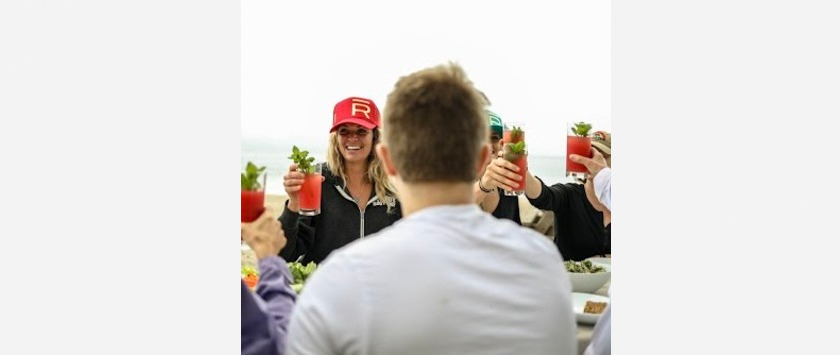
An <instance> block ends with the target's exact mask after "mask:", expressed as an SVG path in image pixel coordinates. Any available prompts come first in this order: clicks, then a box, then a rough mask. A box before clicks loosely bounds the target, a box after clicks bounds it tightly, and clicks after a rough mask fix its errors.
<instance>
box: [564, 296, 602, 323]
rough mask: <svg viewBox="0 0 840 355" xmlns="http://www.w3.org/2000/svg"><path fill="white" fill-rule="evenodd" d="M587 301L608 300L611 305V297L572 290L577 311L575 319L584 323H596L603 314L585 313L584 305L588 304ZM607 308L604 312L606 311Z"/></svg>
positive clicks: (574, 308)
mask: <svg viewBox="0 0 840 355" xmlns="http://www.w3.org/2000/svg"><path fill="white" fill-rule="evenodd" d="M586 301H593V302H607V306H609V303H610V299H609V298H607V297H604V296H599V295H593V294H591V293H580V292H572V309H573V310H574V311H575V319H577V321H578V323H582V324H595V322H597V321H598V318H599V317H601V314H603V313H601V314H592V313H583V307H584V306H586ZM606 311H607V310H606V308H605V309H604V312H606Z"/></svg>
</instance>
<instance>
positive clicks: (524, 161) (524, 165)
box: [511, 155, 528, 192]
mask: <svg viewBox="0 0 840 355" xmlns="http://www.w3.org/2000/svg"><path fill="white" fill-rule="evenodd" d="M511 163H513V165H516V167H518V168H519V172H518V173H517V174H519V175H520V176H522V180H519V185H517V186H514V189H513V192H522V191H525V172H526V171H528V156H527V155H524V156H522V157H521V158H519V159H518V160H516V161H512V162H511Z"/></svg>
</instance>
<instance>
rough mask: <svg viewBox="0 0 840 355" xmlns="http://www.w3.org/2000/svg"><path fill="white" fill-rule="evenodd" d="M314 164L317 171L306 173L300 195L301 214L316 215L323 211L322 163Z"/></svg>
mask: <svg viewBox="0 0 840 355" xmlns="http://www.w3.org/2000/svg"><path fill="white" fill-rule="evenodd" d="M313 164H314V165H313V167H314V168H315V171H313V172H311V173H306V174H305V176H304V177H303V186H301V188H300V194H299V195H298V198H299V199H300V201H299V203H300V211H299V214H300V215H301V216H316V215H319V214H320V213H321V180H322V179H321V164H317V163H314V162H313Z"/></svg>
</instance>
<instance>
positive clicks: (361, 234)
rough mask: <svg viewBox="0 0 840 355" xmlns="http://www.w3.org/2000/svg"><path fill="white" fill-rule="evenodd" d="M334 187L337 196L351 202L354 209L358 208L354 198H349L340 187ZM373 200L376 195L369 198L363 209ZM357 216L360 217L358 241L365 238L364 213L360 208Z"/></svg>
mask: <svg viewBox="0 0 840 355" xmlns="http://www.w3.org/2000/svg"><path fill="white" fill-rule="evenodd" d="M334 186H335V189H336V190H338V194H339V195H341V196H343V197H344V198H345V199H346V200H348V201H351V202H353V204H354V205H356V208H359V203H358V202H357V201H356V200H355V199H354V198H352V197H350V195H347V192H345V191H344V189H342V188H341V186H338V185H334ZM375 200H376V195H373V197H371V198H370V200H368V202H367V203H366V204H365V207H367V206H368V205H370V204H371V203H372V202H373V201H375ZM359 216H360V223H359V239H362V238H364V237H365V211H362V209H361V208H359Z"/></svg>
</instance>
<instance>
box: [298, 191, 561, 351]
mask: <svg viewBox="0 0 840 355" xmlns="http://www.w3.org/2000/svg"><path fill="white" fill-rule="evenodd" d="M570 293H571V287H570V283H569V279H568V275H567V274H566V271H565V267H564V266H563V263H562V260H561V258H560V255H559V253H558V252H557V249H556V247H555V246H554V245H553V244H552V243H551V242H550V241H549V240H548V239H546V238H545V237H544V236H541V235H539V234H538V233H536V232H534V231H531V230H528V229H525V228H522V227H519V226H517V225H515V224H513V223H512V222H510V221H502V220H498V219H496V218H494V217H492V216H490V215H489V214H486V213H483V212H481V211H480V210H479V208H478V207H477V206H475V205H457V206H452V205H450V206H438V207H432V208H427V209H424V210H421V211H418V212H415V213H414V214H412V215H410V216H409V217H407V218H405V219H403V220H401V221H400V222H397V223H396V224H394V225H393V226H391V227H389V228H386V229H384V230H382V231H381V232H380V235H378V236H377V238H371V239H365V240H360V241H357V242H355V243H353V244H350V245H348V246H347V247H345V248H342V249H340V250H337V251H336V252H335V253H334V254H333V255H332V256H330V257H329V258H328V259H327V260H326V261H325V263H324V264H323V265H322V266H321V267H320V268H319V270H318V271H317V272H316V273H315V274H314V275H313V276H312V278H311V279H310V280H309V281H308V283H307V286H306V289H305V290H304V292H303V293H302V294H301V297H300V298H299V301H298V305H297V308H296V309H295V311H294V313H293V317H292V321H291V325H290V330H289V346H290V348H289V353H291V354H315V353H317V354H330V353H338V354H466V353H472V354H475V353H481V354H491V353H492V354H549V353H550V354H574V353H576V349H575V347H576V336H575V320H574V314H573V312H572V306H571V300H570Z"/></svg>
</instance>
